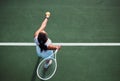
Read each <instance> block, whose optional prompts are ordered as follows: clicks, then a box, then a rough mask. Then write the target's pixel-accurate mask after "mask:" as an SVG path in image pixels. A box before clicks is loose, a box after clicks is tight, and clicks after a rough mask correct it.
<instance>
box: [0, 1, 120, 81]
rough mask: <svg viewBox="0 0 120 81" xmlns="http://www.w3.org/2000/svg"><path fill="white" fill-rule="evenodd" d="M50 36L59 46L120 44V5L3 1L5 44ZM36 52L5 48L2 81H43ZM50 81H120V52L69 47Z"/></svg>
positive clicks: (0, 53) (0, 51) (0, 54)
mask: <svg viewBox="0 0 120 81" xmlns="http://www.w3.org/2000/svg"><path fill="white" fill-rule="evenodd" d="M46 11H50V12H51V18H50V19H49V22H48V25H47V28H46V31H47V32H48V35H49V37H50V38H51V39H52V41H53V42H56V43H61V42H63V43H71V42H73V43H104V42H105V43H119V42H120V23H119V22H120V1H119V0H59V1H58V0H1V2H0V42H30V43H33V34H34V32H35V30H37V28H38V27H39V26H40V24H41V22H42V20H43V19H44V13H45V12H46ZM38 61H40V60H39V59H38V57H37V55H36V51H35V47H34V46H0V81H41V80H39V79H38V78H37V77H36V73H35V67H36V65H37V62H38ZM57 62H58V69H57V72H56V74H55V75H54V76H53V78H51V79H50V80H49V81H60V80H61V81H120V46H63V47H62V49H61V50H60V52H58V54H57Z"/></svg>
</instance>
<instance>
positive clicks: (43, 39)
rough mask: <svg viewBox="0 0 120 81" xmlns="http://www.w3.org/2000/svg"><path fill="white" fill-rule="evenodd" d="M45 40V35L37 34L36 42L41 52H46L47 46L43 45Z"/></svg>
mask: <svg viewBox="0 0 120 81" xmlns="http://www.w3.org/2000/svg"><path fill="white" fill-rule="evenodd" d="M47 39H48V38H47V35H46V34H45V33H42V32H41V33H39V35H38V42H39V47H40V48H41V52H42V51H46V50H47V46H46V45H45V43H46V41H47Z"/></svg>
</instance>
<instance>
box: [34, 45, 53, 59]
mask: <svg viewBox="0 0 120 81" xmlns="http://www.w3.org/2000/svg"><path fill="white" fill-rule="evenodd" d="M40 50H41V49H40V47H39V46H37V45H36V52H37V55H38V56H39V57H42V58H47V57H49V56H51V57H52V54H53V50H47V51H42V52H41V51H40Z"/></svg>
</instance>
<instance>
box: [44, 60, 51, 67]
mask: <svg viewBox="0 0 120 81" xmlns="http://www.w3.org/2000/svg"><path fill="white" fill-rule="evenodd" d="M51 64H52V60H49V63H47V64H45V65H44V68H48V67H49V66H50V65H51Z"/></svg>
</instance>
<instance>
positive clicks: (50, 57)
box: [37, 50, 58, 80]
mask: <svg viewBox="0 0 120 81" xmlns="http://www.w3.org/2000/svg"><path fill="white" fill-rule="evenodd" d="M57 52H58V50H55V52H54V53H53V54H52V55H50V56H49V57H47V58H44V59H43V60H42V61H41V62H40V63H39V65H38V67H37V76H38V78H40V79H41V80H49V79H50V78H52V77H53V75H54V74H55V72H56V70H57V60H56V54H57ZM52 56H53V57H52ZM47 59H52V60H54V61H55V69H54V71H53V73H52V75H51V76H49V77H48V78H42V77H41V76H40V75H39V67H40V65H41V64H42V63H43V62H44V61H45V60H47Z"/></svg>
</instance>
